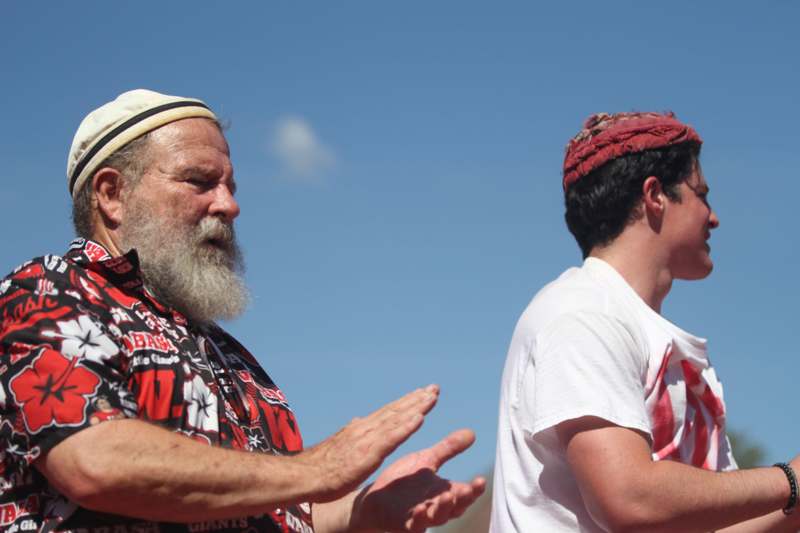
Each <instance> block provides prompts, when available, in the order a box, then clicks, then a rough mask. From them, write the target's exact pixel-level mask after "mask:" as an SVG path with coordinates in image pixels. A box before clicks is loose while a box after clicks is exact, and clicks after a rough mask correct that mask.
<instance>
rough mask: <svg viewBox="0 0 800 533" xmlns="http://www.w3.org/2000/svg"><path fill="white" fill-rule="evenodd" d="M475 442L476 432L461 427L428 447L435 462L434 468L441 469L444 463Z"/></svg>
mask: <svg viewBox="0 0 800 533" xmlns="http://www.w3.org/2000/svg"><path fill="white" fill-rule="evenodd" d="M473 442H475V433H474V432H473V431H472V430H469V429H459V430H458V431H454V432H452V433H450V434H449V435H448V436H446V437H445V438H443V439H442V440H440V441H439V442H437V443H436V444H434V445H433V446H431V447H430V448H428V451H429V452H430V453H431V455H432V457H433V462H434V468H435V469H436V470H438V469H439V467H440V466H442V465H443V464H444V463H446V462H447V461H449V460H450V459H452V458H453V457H455V456H456V455H458V454H460V453H461V452H463V451H464V450H466V449H467V448H469V447H470V446H472V443H473Z"/></svg>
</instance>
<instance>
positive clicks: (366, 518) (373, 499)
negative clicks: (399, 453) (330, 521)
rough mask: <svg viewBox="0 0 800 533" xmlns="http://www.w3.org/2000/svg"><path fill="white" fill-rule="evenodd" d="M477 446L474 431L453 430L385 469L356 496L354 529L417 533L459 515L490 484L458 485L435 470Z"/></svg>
mask: <svg viewBox="0 0 800 533" xmlns="http://www.w3.org/2000/svg"><path fill="white" fill-rule="evenodd" d="M473 442H475V434H474V433H473V432H472V431H470V430H467V429H462V430H459V431H454V432H453V433H451V434H450V435H448V436H447V437H445V438H444V439H442V440H441V441H439V442H438V443H436V444H435V445H433V446H431V447H430V448H427V449H425V450H420V451H418V452H414V453H411V454H409V455H406V456H404V457H402V458H400V459H398V460H397V461H396V462H394V463H392V464H391V465H389V466H388V467H386V469H385V470H384V471H383V472H381V474H380V476H378V478H377V479H376V480H375V483H373V484H372V485H368V486H366V487H364V488H363V489H362V490H361V492H360V494H359V495H358V497H357V498H356V501H355V505H354V508H353V514H352V515H351V522H350V525H351V528H352V530H355V531H390V532H412V533H417V532H423V531H425V529H426V528H428V527H432V526H438V525H441V524H444V523H445V522H447V521H449V520H451V519H453V518H456V517H458V516H461V514H462V513H463V512H464V510H465V509H466V508H467V507H469V506H470V505H471V504H472V503H473V502H474V501H475V500H476V499H477V498H478V496H480V495H481V494H483V491H484V490H485V488H486V480H485V479H483V478H481V477H476V478H475V479H473V480H472V481H470V482H469V483H459V482H453V481H449V480H447V479H443V478H441V477H439V476H438V475H437V474H436V472H437V471H438V470H439V468H440V467H441V466H442V465H443V464H444V463H446V462H447V461H448V460H450V459H452V458H453V457H455V456H456V455H458V454H459V453H461V452H463V451H464V450H466V449H467V448H469V447H470V446H471V445H472V443H473Z"/></svg>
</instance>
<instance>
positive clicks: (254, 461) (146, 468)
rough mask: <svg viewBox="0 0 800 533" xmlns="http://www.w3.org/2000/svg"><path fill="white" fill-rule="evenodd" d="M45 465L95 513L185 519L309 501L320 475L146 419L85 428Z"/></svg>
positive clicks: (294, 461) (296, 460) (295, 462)
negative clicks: (208, 442) (209, 442)
mask: <svg viewBox="0 0 800 533" xmlns="http://www.w3.org/2000/svg"><path fill="white" fill-rule="evenodd" d="M56 465H57V466H56ZM37 466H38V467H39V469H40V470H41V471H42V472H43V473H44V474H45V476H46V477H47V478H48V479H49V480H50V482H51V483H52V484H53V485H54V486H55V487H56V488H57V489H58V490H59V491H61V492H62V493H64V494H65V496H67V497H68V498H69V499H70V500H73V501H75V502H76V503H78V504H79V505H81V506H83V507H86V508H88V509H92V510H96V511H101V512H106V513H113V514H122V515H126V516H135V517H136V518H142V519H146V520H156V521H161V520H168V521H177V522H188V521H198V520H213V519H219V518H231V517H239V516H248V515H256V514H262V513H264V512H267V511H269V510H272V509H275V508H277V507H280V506H283V505H286V504H290V503H300V502H303V501H307V499H309V498H313V497H314V486H313V485H312V482H313V480H314V479H315V478H316V477H317V476H315V475H314V473H313V467H312V465H309V464H308V463H307V462H306V461H304V460H303V458H301V457H275V456H271V455H267V454H263V453H246V452H240V451H235V450H228V449H222V448H217V447H212V446H207V445H205V444H202V443H199V442H196V441H193V440H192V439H190V438H187V437H185V436H183V435H179V434H175V433H172V432H169V431H167V430H164V429H162V428H159V427H156V426H154V425H151V424H149V423H146V422H142V421H139V420H117V421H110V422H105V423H103V424H99V425H98V426H95V427H92V428H87V429H85V430H83V431H80V432H78V433H76V434H75V435H72V436H71V437H69V438H68V439H66V440H65V441H63V442H61V443H60V444H58V445H57V446H56V447H55V448H53V449H52V450H51V451H50V453H49V454H48V455H47V456H46V457H45V458H44V459H43V460H42V461H41V462H40V463H39V464H37Z"/></svg>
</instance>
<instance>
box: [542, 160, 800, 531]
mask: <svg viewBox="0 0 800 533" xmlns="http://www.w3.org/2000/svg"><path fill="white" fill-rule="evenodd" d="M679 190H680V199H679V200H677V201H672V200H670V199H669V198H668V197H667V196H666V195H665V194H664V191H663V189H662V188H661V183H660V182H659V180H658V178H657V177H656V176H650V177H648V178H647V179H646V180H645V182H644V184H643V186H642V193H643V196H642V203H641V211H642V216H641V217H640V218H639V219H637V220H635V221H633V222H632V223H631V224H630V225H629V226H627V227H626V228H625V230H624V231H623V233H622V234H621V235H620V236H619V237H618V238H617V239H615V240H614V241H613V242H612V243H611V244H609V245H607V246H605V247H603V248H597V249H595V250H593V251H592V253H591V254H590V255H591V256H594V257H598V258H600V259H603V260H604V261H606V262H608V263H609V264H611V265H612V266H613V267H614V268H615V269H616V270H617V271H618V272H619V273H620V274H621V275H622V276H623V277H624V278H625V280H626V281H627V282H628V283H629V284H630V285H631V287H633V288H634V290H635V291H636V292H637V293H638V294H639V296H640V297H641V298H642V299H643V300H644V301H645V302H646V303H647V304H648V305H649V306H650V307H651V308H653V309H654V310H656V311H660V309H661V304H662V302H663V300H664V298H665V297H666V295H667V294H668V293H669V290H670V288H671V286H672V281H673V280H674V279H701V278H704V277H706V276H708V275H709V274H710V273H711V270H712V269H713V266H714V265H713V261H712V260H711V256H710V246H709V245H708V242H707V241H708V239H709V237H710V235H711V230H713V229H715V228H717V227H718V226H719V219H718V218H717V215H716V214H715V213H714V211H713V210H712V209H711V206H710V205H709V203H708V198H707V195H708V185H707V184H706V181H705V178H704V176H703V174H702V171H701V169H700V167H699V165H698V166H697V167H696V168H695V170H694V171H693V173H692V175H691V176H690V177H689V178H688V179H687V181H686V182H685V183H682V184H681V185H680V189H679ZM556 431H557V433H558V436H559V439H560V441H561V443H562V444H563V446H564V449H565V450H566V458H567V462H568V463H569V465H570V468H571V469H572V471H573V473H574V474H575V477H576V480H577V482H578V486H579V489H580V492H581V496H582V497H583V499H584V502H585V503H586V506H587V509H588V511H589V513H590V515H591V516H592V518H593V519H594V520H595V521H596V522H597V523H598V524H599V525H600V526H602V527H603V528H605V529H606V530H608V531H648V532H651V531H652V532H657V531H682V532H689V531H712V530H714V531H716V530H724V531H764V532H767V531H769V532H780V531H797V530H798V529H800V513H795V514H792V515H789V516H788V517H787V516H784V514H783V513H782V512H781V509H782V508H783V507H784V506H785V505H786V502H787V501H788V499H789V484H788V483H787V480H786V477H785V475H784V474H783V472H782V471H781V470H779V469H777V468H774V467H771V468H756V469H749V470H739V471H735V472H724V473H719V472H710V471H707V470H702V469H699V468H695V467H692V466H688V465H684V464H681V463H678V462H675V461H657V462H656V461H653V460H652V457H651V449H650V442H649V441H648V438H647V437H646V436H645V435H642V434H641V433H639V432H637V431H634V430H632V429H629V428H624V427H619V426H615V425H613V424H611V423H610V422H608V421H605V420H602V419H599V418H595V417H583V418H578V419H573V420H568V421H565V422H563V423H561V424H559V425H558V426H556ZM791 465H792V467H793V468H794V469H795V471H796V472H800V457H796V458H795V459H794V460H793V461H792V462H791ZM724 528H727V529H724Z"/></svg>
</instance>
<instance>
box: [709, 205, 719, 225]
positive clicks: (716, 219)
mask: <svg viewBox="0 0 800 533" xmlns="http://www.w3.org/2000/svg"><path fill="white" fill-rule="evenodd" d="M708 225H709V227H711V228H712V229H714V228H718V227H719V217H718V216H717V213H716V212H714V211H713V210H712V211H711V214H710V215H708Z"/></svg>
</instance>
